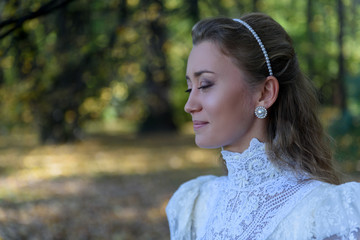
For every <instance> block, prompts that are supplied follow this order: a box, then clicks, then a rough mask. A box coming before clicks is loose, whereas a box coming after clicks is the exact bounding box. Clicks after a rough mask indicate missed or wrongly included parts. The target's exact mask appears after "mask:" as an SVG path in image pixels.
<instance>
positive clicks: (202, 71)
mask: <svg viewBox="0 0 360 240" xmlns="http://www.w3.org/2000/svg"><path fill="white" fill-rule="evenodd" d="M203 73H212V74H215V73H214V72H212V71H209V70H201V71H197V72H195V73H194V76H195V77H196V78H198V77H200V76H201V74H203ZM185 77H186V79H187V80H190V77H189V76H188V75H186V76H185Z"/></svg>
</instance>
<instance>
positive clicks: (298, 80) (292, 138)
mask: <svg viewBox="0 0 360 240" xmlns="http://www.w3.org/2000/svg"><path fill="white" fill-rule="evenodd" d="M192 37H193V45H194V47H193V49H192V51H191V53H190V55H189V59H188V65H187V72H186V79H187V83H188V90H187V92H188V93H189V98H188V101H187V103H186V105H185V111H186V112H188V113H189V114H190V115H191V116H192V120H193V125H194V131H195V141H196V144H197V145H198V146H199V147H203V148H222V151H221V153H222V157H223V159H224V161H225V163H226V167H227V170H228V174H227V176H222V177H216V176H202V177H199V178H196V179H194V180H191V181H189V182H186V183H185V184H183V185H182V186H181V187H180V188H179V189H178V190H177V191H176V193H175V194H174V195H173V197H172V198H171V199H170V201H169V204H168V206H167V209H166V211H167V215H168V219H169V225H170V232H171V239H174V240H179V239H186V240H187V239H206V240H210V239H228V240H235V239H252V240H253V239H293V240H294V239H324V240H325V239H334V240H335V239H360V183H354V182H353V183H346V184H342V185H340V181H339V178H338V177H337V175H336V173H335V171H334V168H333V165H332V155H331V150H330V148H329V146H328V141H327V138H326V136H325V134H324V132H323V129H322V127H321V125H320V122H319V120H318V117H317V114H316V105H317V99H316V96H315V91H314V89H313V87H312V85H311V84H310V82H309V80H308V79H307V78H306V77H305V76H304V75H303V74H302V72H301V71H300V68H299V64H298V61H297V57H296V54H295V52H294V48H293V46H292V42H291V39H290V37H289V36H288V34H287V33H286V32H285V30H284V29H283V28H282V27H281V26H280V25H279V24H278V23H277V22H275V21H274V20H273V19H272V18H270V17H269V16H267V15H264V14H259V13H254V14H248V15H246V16H243V17H242V18H241V19H228V18H214V19H207V20H203V21H200V22H199V23H197V24H196V25H195V26H194V28H193V31H192Z"/></svg>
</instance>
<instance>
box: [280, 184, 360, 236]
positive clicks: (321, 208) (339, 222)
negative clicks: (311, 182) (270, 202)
mask: <svg viewBox="0 0 360 240" xmlns="http://www.w3.org/2000/svg"><path fill="white" fill-rule="evenodd" d="M359 199H360V183H356V182H350V183H345V184H342V185H332V184H328V183H321V184H320V185H319V186H318V187H317V188H315V189H314V190H313V191H312V192H311V193H309V194H308V195H307V196H306V197H305V198H304V199H303V200H302V201H301V202H300V203H299V204H298V205H297V206H296V207H295V208H294V210H293V211H292V212H291V213H290V214H289V215H288V216H287V217H286V218H285V219H284V221H283V222H282V223H281V224H280V225H279V226H278V230H280V231H278V233H281V234H285V231H286V230H287V231H288V229H289V227H290V229H294V231H295V233H293V234H295V235H296V236H298V237H299V238H295V239H311V238H314V237H315V238H316V239H325V238H328V237H337V238H336V239H348V238H350V237H351V236H359V235H360V200H359ZM281 229H283V230H284V231H281ZM351 234H354V235H351ZM355 234H356V235H355ZM359 237H360V236H359Z"/></svg>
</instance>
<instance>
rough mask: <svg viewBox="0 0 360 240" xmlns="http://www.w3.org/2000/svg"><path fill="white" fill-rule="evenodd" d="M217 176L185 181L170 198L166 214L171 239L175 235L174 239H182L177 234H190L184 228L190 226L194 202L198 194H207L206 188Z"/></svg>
mask: <svg viewBox="0 0 360 240" xmlns="http://www.w3.org/2000/svg"><path fill="white" fill-rule="evenodd" d="M217 178H218V177H216V176H213V175H208V176H201V177H198V178H195V179H192V180H190V181H187V182H185V183H183V184H182V185H181V186H180V187H179V188H178V190H177V191H176V192H175V193H174V194H173V196H172V197H171V198H170V200H169V203H168V205H167V207H166V215H167V217H168V220H169V225H170V233H171V238H172V239H173V238H174V237H175V236H176V239H182V238H180V236H179V234H190V232H189V231H186V229H189V228H191V224H192V221H193V217H194V216H193V215H194V208H195V205H196V202H197V200H198V198H199V197H200V196H202V197H203V195H206V194H209V191H208V188H210V185H211V183H212V182H213V181H214V180H215V179H217ZM182 237H185V236H182ZM186 239H187V238H186Z"/></svg>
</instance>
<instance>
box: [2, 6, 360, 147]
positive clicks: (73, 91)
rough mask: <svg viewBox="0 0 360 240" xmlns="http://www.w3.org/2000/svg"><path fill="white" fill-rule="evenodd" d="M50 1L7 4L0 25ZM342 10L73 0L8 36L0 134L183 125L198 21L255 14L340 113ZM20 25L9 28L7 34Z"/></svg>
mask: <svg viewBox="0 0 360 240" xmlns="http://www.w3.org/2000/svg"><path fill="white" fill-rule="evenodd" d="M64 1H65V0H64ZM50 2H51V0H29V1H28V0H27V1H24V0H23V1H15V0H9V1H5V2H2V3H1V4H0V12H1V20H0V22H4V21H5V20H8V19H12V18H15V19H16V18H21V17H23V16H27V15H28V14H29V13H31V12H36V11H38V10H39V9H41V7H42V6H44V4H48V3H50ZM55 2H56V1H55ZM57 2H61V1H57ZM343 4H344V13H345V14H344V16H345V19H344V22H345V29H344V36H343V40H344V45H343V50H344V58H345V70H346V74H347V76H348V81H347V82H346V84H347V87H348V91H347V92H348V95H347V96H346V97H347V101H348V110H349V111H350V112H351V114H352V115H354V116H355V117H356V116H359V114H360V113H359V109H360V107H359V101H358V99H359V97H358V96H359V94H358V93H357V92H356V91H358V89H359V87H358V86H359V78H358V77H357V76H359V74H360V73H359V71H360V69H359V68H358V65H359V62H360V54H359V53H360V51H359V46H358V44H357V41H356V39H358V38H359V34H360V29H359V27H358V26H359V21H360V19H359V17H358V16H359V15H360V14H359V11H360V5H359V3H358V1H355V0H343ZM337 7H338V6H337V5H336V2H334V1H325V0H321V1H294V0H280V1H279V0H276V1H275V0H269V1H264V0H246V1H235V0H221V1H215V0H210V1H203V0H198V1H180V0H158V1H144V0H142V1H140V0H127V1H125V0H109V1H102V0H94V1H90V2H89V1H86V0H74V1H70V2H69V3H68V4H67V5H66V6H64V7H61V8H58V9H56V10H54V11H52V12H51V13H49V14H47V15H43V16H40V17H37V18H32V19H28V20H26V21H23V24H20V25H19V27H18V28H17V29H16V30H15V31H13V32H12V33H11V34H10V35H8V36H6V37H4V38H3V39H1V42H0V86H1V89H0V114H1V116H2V117H1V119H0V126H1V127H0V129H1V130H0V131H2V132H6V131H8V130H9V129H11V128H12V127H15V126H18V125H31V126H33V127H35V128H36V129H38V132H40V133H41V132H43V138H44V139H43V140H45V141H47V140H48V138H49V139H51V138H53V140H54V141H56V138H59V139H60V140H62V141H66V140H71V138H72V137H74V135H76V134H78V137H79V136H80V135H79V133H80V130H81V128H82V126H83V124H84V123H86V122H87V121H89V120H97V121H102V120H104V121H110V120H111V119H112V120H116V119H119V118H121V119H122V120H126V121H130V122H135V123H137V124H138V125H141V124H142V123H144V122H147V119H148V118H153V119H152V120H151V121H152V124H154V122H155V123H156V122H157V121H159V124H160V126H165V125H167V124H169V125H171V124H172V123H171V122H172V121H173V122H175V123H176V125H177V126H181V125H182V124H183V123H184V122H186V121H187V120H188V119H189V118H188V116H187V115H186V114H185V113H184V111H183V106H184V103H185V101H186V98H187V94H186V93H184V90H185V89H186V82H185V77H184V76H185V71H186V61H187V56H188V53H189V52H190V50H191V47H192V44H191V35H190V32H191V28H192V26H193V24H194V23H195V22H196V21H197V20H199V19H200V18H206V17H211V16H218V15H223V16H229V17H239V16H241V15H242V14H244V13H247V12H251V11H262V12H265V13H268V14H269V15H271V16H273V17H274V18H275V20H277V21H278V22H279V23H280V24H282V25H283V26H284V28H285V29H286V30H287V31H288V32H289V34H290V35H291V36H292V38H293V39H294V43H295V47H296V50H297V54H298V57H299V59H300V63H301V66H302V68H303V69H304V71H305V72H306V73H307V74H308V75H309V76H310V77H311V78H312V79H313V80H314V82H315V85H316V86H317V88H318V89H319V91H320V94H321V96H322V99H321V100H322V102H323V103H324V104H325V105H327V106H333V105H334V104H335V103H334V98H335V94H336V88H337V86H336V85H335V80H336V79H337V77H338V76H337V74H338V71H339V67H338V55H339V46H338V43H337V39H338V32H339V26H338V22H339V19H338V15H337V10H338V8H337ZM309 13H310V14H309ZM13 26H15V25H14V24H12V25H6V26H3V27H2V28H0V35H1V34H3V33H4V32H6V31H7V30H9V29H11V28H12V27H13ZM354 91H355V93H354ZM344 94H346V93H344ZM159 111H163V113H159ZM156 114H158V115H156ZM161 116H163V117H161ZM162 118H166V119H165V120H164V119H162ZM167 122H168V123H167ZM151 126H154V125H150V128H151ZM53 129H58V130H56V131H53ZM66 129H67V130H66ZM61 132H63V133H61ZM47 133H48V134H47ZM40 135H41V134H40ZM75 137H76V136H75Z"/></svg>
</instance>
